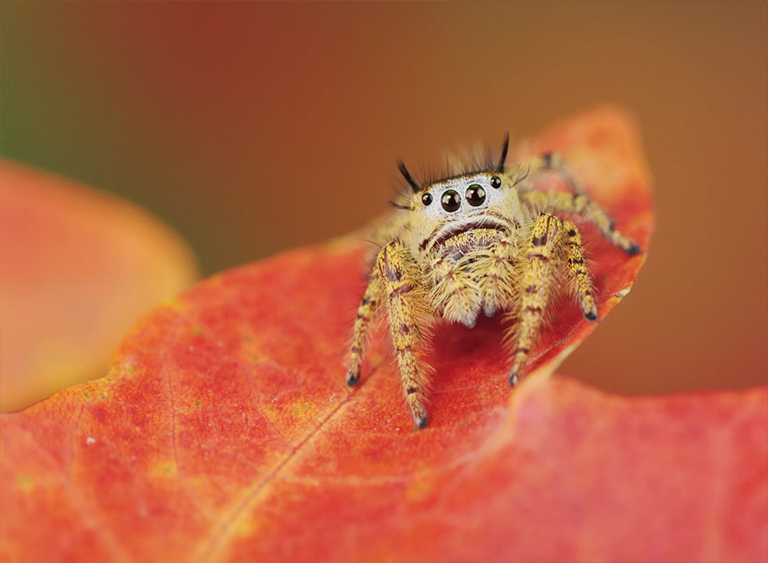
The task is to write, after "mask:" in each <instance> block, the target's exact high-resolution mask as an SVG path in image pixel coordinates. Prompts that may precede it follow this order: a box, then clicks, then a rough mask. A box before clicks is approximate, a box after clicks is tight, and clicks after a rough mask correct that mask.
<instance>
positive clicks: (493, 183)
mask: <svg viewBox="0 0 768 563" xmlns="http://www.w3.org/2000/svg"><path fill="white" fill-rule="evenodd" d="M491 187H492V188H496V189H497V190H498V189H499V188H500V187H501V178H499V177H498V176H494V177H493V178H491Z"/></svg>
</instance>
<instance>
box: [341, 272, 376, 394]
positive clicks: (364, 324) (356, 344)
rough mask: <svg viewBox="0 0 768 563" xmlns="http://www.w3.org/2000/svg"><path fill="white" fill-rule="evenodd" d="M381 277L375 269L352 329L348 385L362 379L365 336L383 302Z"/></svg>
mask: <svg viewBox="0 0 768 563" xmlns="http://www.w3.org/2000/svg"><path fill="white" fill-rule="evenodd" d="M381 291H382V287H381V279H380V278H379V273H378V271H377V270H375V269H374V270H373V272H371V275H370V279H369V281H368V287H366V288H365V295H363V300H362V301H361V302H360V305H359V306H358V308H357V317H356V318H355V328H354V330H353V331H352V347H351V348H352V353H351V354H350V357H349V370H348V371H347V385H349V386H350V387H352V386H353V385H354V384H355V383H357V382H358V381H360V367H361V365H362V363H363V350H364V348H365V336H366V333H367V332H368V326H369V325H370V322H371V319H372V318H373V317H374V315H375V314H376V310H377V309H378V307H379V303H380V302H381Z"/></svg>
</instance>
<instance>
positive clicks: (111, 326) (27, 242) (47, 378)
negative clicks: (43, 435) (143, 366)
mask: <svg viewBox="0 0 768 563" xmlns="http://www.w3.org/2000/svg"><path fill="white" fill-rule="evenodd" d="M0 176H1V177H2V184H3V185H2V190H0V262H1V263H2V268H3V271H2V281H0V310H2V316H1V317H0V332H1V333H2V355H0V390H1V392H0V410H2V411H4V412H5V411H9V410H16V409H21V408H23V407H26V406H27V405H29V404H31V403H33V402H34V401H38V400H40V399H43V398H44V397H47V396H49V395H51V394H52V393H54V392H55V391H58V390H60V389H63V388H65V387H68V386H70V385H73V384H75V383H80V382H82V381H86V380H87V379H92V378H95V377H101V376H103V375H104V373H106V371H107V369H108V367H109V358H110V356H111V355H112V352H113V351H114V350H115V348H116V347H117V345H118V344H119V343H120V340H121V339H122V337H123V336H124V335H125V333H126V331H128V330H129V329H130V328H131V326H132V325H133V324H134V323H135V322H136V321H137V320H138V319H139V317H140V316H141V315H142V314H144V313H146V312H147V311H148V310H150V309H151V308H152V307H154V306H156V305H158V304H159V303H160V302H162V301H163V300H164V299H168V298H170V297H173V296H174V295H176V294H177V293H179V292H180V291H182V290H183V289H185V288H187V287H189V286H190V285H191V284H192V282H193V281H194V280H195V279H196V277H197V269H196V266H195V260H194V258H193V256H192V253H191V252H190V251H189V249H188V248H187V246H186V245H185V243H184V242H183V241H182V240H181V239H180V238H179V237H178V235H176V234H175V233H174V232H172V231H171V230H170V229H169V228H168V227H166V226H164V225H163V224H161V223H160V222H159V221H158V220H157V219H155V218H153V217H151V216H150V215H149V214H148V213H146V212H145V211H142V210H141V209H139V208H137V207H136V206H134V205H132V204H130V203H128V202H126V201H122V200H120V199H118V198H116V197H113V196H108V195H106V194H103V193H100V192H96V191H94V190H91V189H89V188H86V187H85V186H82V185H80V184H77V183H75V182H72V181H69V180H64V179H62V178H58V177H55V176H52V175H50V174H46V173H43V172H38V171H36V170H33V169H31V168H27V167H24V166H21V165H18V164H14V163H11V162H8V161H2V162H0Z"/></svg>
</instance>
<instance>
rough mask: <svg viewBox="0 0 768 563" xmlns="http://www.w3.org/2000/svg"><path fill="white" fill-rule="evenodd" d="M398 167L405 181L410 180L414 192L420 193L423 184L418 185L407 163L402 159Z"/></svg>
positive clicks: (409, 183)
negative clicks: (406, 165)
mask: <svg viewBox="0 0 768 563" xmlns="http://www.w3.org/2000/svg"><path fill="white" fill-rule="evenodd" d="M397 168H398V170H400V174H402V175H403V178H405V181H406V182H408V185H409V186H411V189H412V190H413V193H415V194H416V193H419V192H420V191H421V186H420V185H418V184H417V183H416V181H415V180H414V179H413V178H411V173H410V172H408V169H407V168H406V167H405V164H404V163H403V161H402V160H398V161H397Z"/></svg>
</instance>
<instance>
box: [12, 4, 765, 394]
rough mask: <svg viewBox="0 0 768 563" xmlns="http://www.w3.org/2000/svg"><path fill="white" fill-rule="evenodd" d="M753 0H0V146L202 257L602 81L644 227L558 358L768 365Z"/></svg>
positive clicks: (597, 374) (567, 101) (301, 224)
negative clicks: (648, 207) (641, 165)
mask: <svg viewBox="0 0 768 563" xmlns="http://www.w3.org/2000/svg"><path fill="white" fill-rule="evenodd" d="M766 24H768V4H766V3H765V2H762V1H756V2H748V1H745V2H719V1H711V2H709V1H699V2H607V1H606V2H591V1H582V2H571V1H565V2H492V3H484V2H472V3H400V2H386V3H368V2H366V3H336V2H334V3H250V2H232V3H224V2H215V3H214V2H211V3H207V2H136V3H133V2H109V3H96V2H66V3H58V2H23V1H22V2H15V1H8V0H4V1H3V2H2V3H0V72H1V80H0V115H1V118H0V155H2V156H3V157H5V158H8V159H13V160H16V161H19V162H23V163H26V164H29V165H32V166H36V167H39V168H42V169H45V170H49V171H52V172H55V173H58V174H61V175H64V176H67V177H70V178H73V179H77V180H80V181H82V182H85V183H87V184H90V185H92V186H95V187H98V188H100V189H102V190H104V191H106V192H110V193H112V194H117V195H119V196H122V197H124V198H126V199H129V200H131V201H132V202H134V203H137V204H138V205H140V206H142V207H144V208H145V209H148V210H150V211H151V212H152V213H154V214H155V215H156V216H157V217H159V218H160V219H162V220H163V221H164V222H166V223H167V224H169V225H170V226H172V227H173V228H174V229H176V230H177V231H178V232H179V233H181V234H182V236H183V237H185V238H186V239H187V240H188V241H189V242H190V244H191V246H192V247H193V249H194V250H195V252H196V253H197V255H198V257H199V260H200V263H201V267H202V270H203V273H204V274H206V275H207V274H212V273H214V272H218V271H220V270H223V269H225V268H229V267H232V266H235V265H238V264H242V263H246V262H251V261H253V260H258V259H261V258H264V257H266V256H269V255H272V254H275V253H277V252H279V251H282V250H285V249H289V248H292V247H295V246H298V245H303V244H309V243H315V242H320V241H323V240H325V239H328V238H330V237H334V236H338V235H342V234H344V233H346V232H349V231H352V230H354V229H357V228H359V227H360V226H362V225H364V224H365V223H366V222H367V221H369V220H370V219H372V218H373V217H375V216H376V215H378V214H379V213H380V212H382V211H383V210H385V209H387V207H388V206H387V201H388V200H389V199H390V198H391V196H392V194H393V193H394V192H393V190H394V187H395V186H396V185H397V179H396V167H395V162H396V160H397V159H398V158H403V159H404V160H405V161H406V162H408V163H413V164H412V166H413V168H415V169H416V170H418V169H419V165H420V163H440V162H442V161H443V157H444V155H445V153H446V151H455V150H457V149H461V148H462V147H467V146H474V145H475V144H477V143H492V144H493V146H496V144H497V143H498V142H499V140H500V139H501V137H502V135H503V133H504V132H505V131H507V130H509V131H510V132H511V133H512V135H513V138H514V137H517V138H522V137H526V136H530V135H533V134H535V133H536V132H537V131H539V130H541V129H542V128H543V127H545V126H547V125H548V124H550V123H551V122H552V121H555V120H557V119H558V118H561V117H565V116H567V115H569V114H572V113H573V112H576V111H579V110H582V109H585V108H588V107H591V106H594V105H596V104H599V103H603V102H615V103H619V104H621V105H624V106H626V107H627V108H629V109H630V110H631V111H632V112H634V113H635V115H636V116H637V118H638V121H639V123H640V125H641V127H642V132H643V138H644V144H645V150H646V154H647V158H648V161H649V166H650V170H651V173H652V174H653V176H654V178H655V194H656V211H657V226H656V233H655V236H654V238H653V240H652V244H651V248H650V252H649V258H648V262H647V264H646V266H645V268H644V269H643V271H642V272H641V274H640V277H639V279H638V281H637V284H636V286H635V288H634V290H633V291H632V293H631V294H630V295H629V297H628V298H627V299H626V300H625V301H624V302H623V303H622V304H621V305H620V306H619V307H617V309H616V310H615V311H614V312H613V313H612V314H611V315H610V316H609V317H608V318H607V319H605V320H604V321H603V322H601V326H600V327H599V329H598V330H597V331H596V332H595V334H594V335H593V336H592V337H591V338H589V339H588V340H587V341H586V343H585V344H584V345H582V347H581V348H579V350H578V351H576V352H575V353H574V355H573V356H572V357H571V358H569V360H568V361H567V362H566V363H565V364H564V366H563V367H562V368H561V371H562V372H564V373H568V374H571V375H574V376H577V377H579V378H580V379H582V380H584V381H587V382H589V383H592V384H594V385H597V386H598V387H600V388H603V389H606V390H612V391H618V392H623V393H658V392H668V391H682V390H691V389H714V388H743V387H747V386H751V385H757V384H764V383H766V381H768V291H767V290H768V283H767V282H768V109H767V108H768V103H767V101H768V39H767V38H768V35H766Z"/></svg>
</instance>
